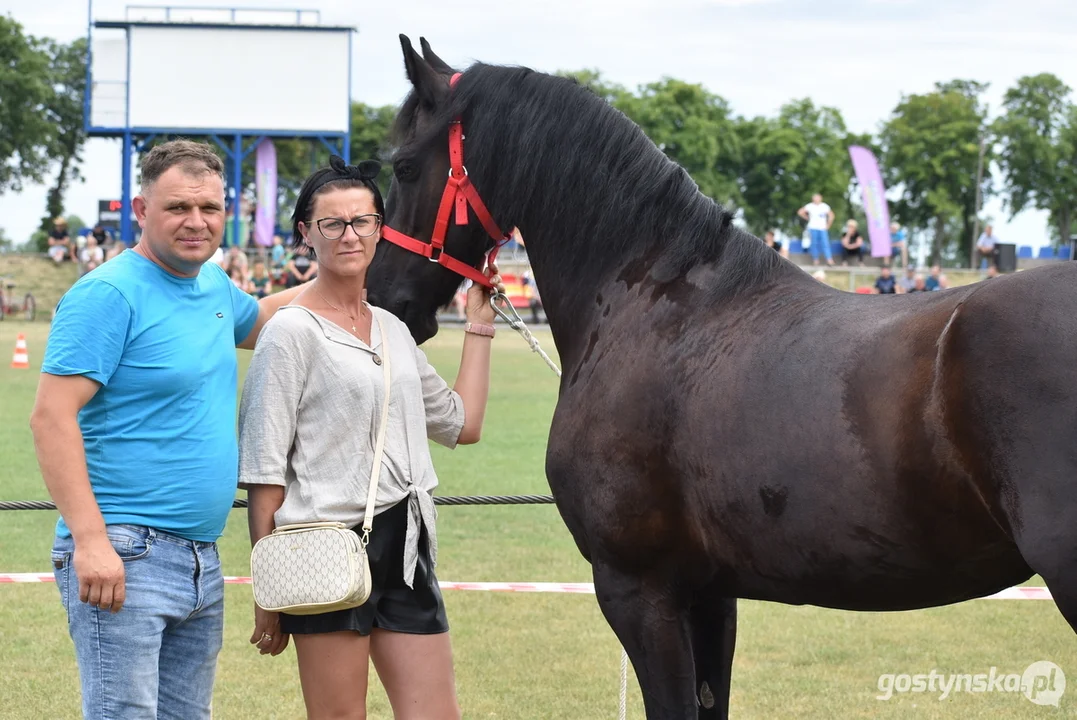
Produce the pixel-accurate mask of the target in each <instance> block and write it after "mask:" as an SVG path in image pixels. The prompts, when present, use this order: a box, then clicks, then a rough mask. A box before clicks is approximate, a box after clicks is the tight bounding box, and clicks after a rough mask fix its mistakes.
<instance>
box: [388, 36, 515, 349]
mask: <svg viewBox="0 0 1077 720" xmlns="http://www.w3.org/2000/svg"><path fill="white" fill-rule="evenodd" d="M400 44H401V47H402V48H403V51H404V68H405V69H406V71H407V77H408V79H409V80H410V81H411V84H412V90H411V92H410V93H409V94H408V96H407V98H406V99H405V100H404V103H403V105H402V106H401V108H400V112H399V114H398V116H397V119H396V123H395V126H394V128H393V137H394V143H395V145H396V151H395V152H394V153H393V163H392V166H393V178H392V184H391V186H390V190H389V197H388V199H387V202H386V222H385V225H386V228H387V229H388V232H387V236H389V237H386V238H383V242H380V243H379V244H378V250H377V254H376V255H375V258H374V261H373V263H372V264H371V267H370V271H369V274H368V278H367V288H368V293H369V295H368V298H369V300H370V302H371V303H372V304H374V305H377V306H379V307H383V308H385V309H386V310H389V311H390V312H392V313H393V314H394V315H396V316H397V317H399V318H400V319H401V320H403V321H404V322H405V323H406V324H407V326H408V329H409V330H410V331H411V334H412V336H413V337H414V338H415V341H416V342H419V343H422V342H425V341H426V340H428V339H429V338H431V337H433V336H434V335H435V334H436V333H437V331H438V325H437V319H436V313H437V310H438V309H439V308H441V307H444V306H445V305H447V304H449V302H450V301H451V300H452V298H453V295H454V294H455V293H456V290H457V288H458V287H459V286H460V284H461V282H463V277H461V275H459V274H457V273H456V272H454V271H453V270H451V269H449V268H448V267H445V265H444V264H439V263H438V262H436V260H437V255H438V251H437V250H435V251H433V252H431V248H430V247H429V246H430V243H431V239H432V238H433V237H434V234H435V233H434V230H435V220H436V219H437V216H438V214H439V213H438V208H439V206H440V205H441V203H442V196H443V194H444V193H445V190H446V182H447V180H448V179H449V178H450V177H452V175H451V174H450V167H451V161H450V157H449V139H450V131H449V127H450V124H451V123H452V121H454V120H456V119H457V118H458V117H459V116H460V113H464V115H463V118H462V119H463V120H464V122H465V123H466V121H467V114H466V109H465V108H464V107H463V106H462V105H461V104H460V102H454V99H453V97H452V95H453V94H454V91H455V88H453V87H452V86H451V80H452V77H453V75H454V74H455V71H454V70H453V69H452V68H451V67H449V66H448V65H447V64H446V63H445V62H444V61H443V60H441V59H440V58H439V57H438V56H437V55H435V54H434V53H433V52H432V51H431V50H430V46H429V44H428V43H427V42H426V40H425V39H422V40H421V45H422V50H423V54H422V55H419V53H417V52H416V51H415V49H414V48H413V47H412V45H411V41H410V40H408V38H407V37H405V36H403V35H401V36H400ZM467 132H468V135H469V138H468V139H469V141H470V140H471V138H472V135H471V128H470V127H467ZM469 170H474V168H473V167H472V168H470V169H469ZM468 179H469V180H474V179H475V176H474V175H471V174H470V172H469V175H468ZM476 184H477V185H479V186H480V187H481V180H480V181H479V182H477V183H476ZM453 205H454V206H453V207H452V208H451V212H450V213H448V214H449V218H448V227H447V230H444V231H443V233H442V234H443V239H444V247H443V250H442V252H444V254H445V255H446V256H447V257H446V259H445V261H449V260H448V259H449V258H452V259H455V260H459V261H460V262H462V263H464V264H466V265H468V266H470V267H472V268H475V267H481V264H482V262H483V257H484V253H485V252H486V251H487V250H489V249H490V247H491V246H492V245H493V243H494V240H493V239H491V237H490V235H489V234H488V233H487V231H486V230H485V229H484V228H483V225H482V224H480V222H479V221H478V220H477V219H476V215H475V212H474V211H473V210H472V211H469V212H468V213H467V216H468V217H469V219H470V221H469V222H468V223H467V224H464V225H458V224H457V223H456V219H457V217H458V215H457V207H455V205H456V203H453ZM460 218H461V219H462V218H463V216H462V215H461V216H460ZM392 231H395V233H393V232H392ZM401 237H402V238H403V239H402V240H397V239H393V238H401ZM409 239H413V240H409ZM384 240H389V241H388V242H386V241H384ZM415 241H418V242H415ZM396 242H402V243H403V244H404V245H409V244H410V246H411V249H406V248H405V247H401V246H400V245H398V244H394V243H396ZM416 248H418V249H419V250H424V251H425V252H426V254H427V255H428V256H429V255H434V257H433V258H431V257H427V256H424V255H422V254H419V252H416V251H415V250H416ZM432 260H433V261H432ZM445 261H443V262H445ZM449 262H450V264H451V261H449Z"/></svg>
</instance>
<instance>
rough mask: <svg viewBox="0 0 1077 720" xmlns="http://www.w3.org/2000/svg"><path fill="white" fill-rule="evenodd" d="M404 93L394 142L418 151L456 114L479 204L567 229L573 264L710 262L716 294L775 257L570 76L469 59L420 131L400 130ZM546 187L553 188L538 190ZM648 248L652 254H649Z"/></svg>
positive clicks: (412, 107)
mask: <svg viewBox="0 0 1077 720" xmlns="http://www.w3.org/2000/svg"><path fill="white" fill-rule="evenodd" d="M415 95H416V94H415V92H412V93H411V94H409V96H408V98H407V99H406V100H405V102H404V104H403V105H402V106H401V109H400V112H399V114H398V116H397V119H396V122H395V124H394V128H393V138H394V142H396V143H401V142H404V141H407V142H409V143H411V142H415V143H416V145H415V147H420V148H423V149H427V148H428V144H430V143H439V144H440V143H444V141H445V140H444V138H445V128H446V127H447V126H448V123H449V122H450V121H451V120H452V119H453V118H456V117H461V118H462V119H463V122H464V131H465V133H466V136H467V141H466V149H465V154H466V158H465V163H466V165H467V166H469V167H470V168H472V169H473V170H475V174H476V176H477V177H478V178H481V183H482V187H481V188H480V191H481V192H482V195H483V197H484V199H486V200H487V204H488V205H489V206H491V207H492V208H496V214H497V215H499V216H503V217H504V218H505V219H507V220H508V221H509V222H510V223H517V224H522V223H519V222H518V220H519V219H522V218H542V220H543V221H544V222H549V223H551V224H552V226H553V227H569V228H572V233H573V235H574V236H575V238H566V240H575V242H572V243H571V245H572V247H571V248H561V247H559V248H558V252H570V253H571V254H572V256H573V258H572V259H573V261H574V262H576V263H592V262H598V263H600V264H601V265H603V266H608V265H609V261H608V258H609V257H610V256H611V254H612V255H613V256H616V257H622V258H628V259H631V258H637V257H648V258H651V259H654V260H655V261H656V263H657V264H656V265H655V266H654V268H653V269H652V273H655V274H656V275H658V276H660V279H662V278H664V279H667V280H670V279H673V278H674V277H677V276H680V275H682V274H683V273H685V272H687V271H688V270H689V269H690V268H692V267H694V266H696V265H698V264H701V263H709V262H714V261H717V260H719V259H721V260H722V264H723V270H724V272H723V273H722V280H721V282H720V285H721V286H722V287H720V288H715V290H719V291H722V290H724V291H727V292H728V291H733V292H735V291H736V290H737V289H740V288H742V287H746V286H749V285H753V284H755V283H757V282H760V281H764V280H766V279H767V278H769V277H771V276H772V275H773V273H774V272H775V271H776V270H777V269H778V268H779V267H780V265H781V263H780V260H779V258H778V254H777V253H775V252H774V251H773V250H771V249H770V248H768V247H766V246H765V245H764V244H763V243H762V242H761V241H759V240H757V239H755V238H752V237H751V236H750V235H748V234H747V233H744V232H742V231H740V230H738V229H736V228H735V227H733V226H732V219H733V217H732V215H731V213H729V212H728V211H726V210H725V209H723V208H722V207H721V206H720V205H718V204H717V203H716V202H714V201H713V200H711V199H710V198H708V197H706V196H705V195H703V194H702V193H701V192H700V191H699V188H698V186H697V185H696V183H695V182H694V181H693V180H692V178H691V176H690V175H689V174H688V173H687V172H686V171H685V170H684V169H683V168H682V167H681V166H680V165H678V164H676V163H675V162H673V161H672V160H670V159H669V158H667V157H666V156H665V155H664V154H663V153H662V151H661V150H659V149H658V148H657V147H656V146H655V145H654V143H653V142H651V140H650V139H649V138H648V137H647V136H646V135H645V134H644V133H643V131H642V130H641V129H640V128H639V126H637V125H636V124H635V123H633V122H632V121H631V120H629V119H628V117H626V116H625V115H624V114H623V113H622V112H621V111H619V110H617V109H616V108H614V107H612V106H611V105H610V104H609V103H607V102H606V101H604V100H603V99H602V98H600V97H598V96H597V95H596V94H595V93H593V92H592V91H591V90H590V89H588V88H586V87H584V86H582V85H580V84H579V83H577V82H576V81H575V80H573V79H570V78H563V77H557V76H551V75H544V74H541V73H537V72H534V71H533V70H530V69H528V68H522V67H506V66H496V65H486V64H482V63H478V64H475V65H473V66H471V67H470V68H468V70H467V72H466V73H465V74H464V75H463V76H462V77H461V78H460V81H459V83H458V84H457V85H456V87H455V88H454V89H453V91H452V94H451V96H450V101H449V102H448V103H444V104H443V106H442V107H441V108H439V111H438V115H437V117H436V118H435V119H434V122H433V124H432V125H431V128H432V129H431V130H430V131H429V132H428V133H427V134H426V136H424V137H411V136H410V134H411V133H413V132H414V123H415V121H416V119H417V113H418V110H419V100H418V98H417V97H416V96H415ZM439 149H440V148H439ZM476 182H480V180H477V181H476ZM550 187H557V188H559V189H558V191H557V192H543V190H544V189H545V188H550ZM566 197H568V198H571V199H572V200H571V202H564V201H563V199H564V198H566ZM499 219H500V218H499ZM526 239H527V238H526V236H525V238H524V240H525V241H526ZM581 239H582V240H583V242H580V241H579V240H581ZM592 240H593V241H592ZM599 240H601V242H599ZM654 250H659V251H660V253H656V254H654V255H652V254H651V253H649V252H648V251H654ZM602 256H605V257H602Z"/></svg>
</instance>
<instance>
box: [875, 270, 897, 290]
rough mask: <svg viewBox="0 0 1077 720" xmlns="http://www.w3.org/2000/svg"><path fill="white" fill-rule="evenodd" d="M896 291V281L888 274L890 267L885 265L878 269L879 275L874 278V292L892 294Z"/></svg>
mask: <svg viewBox="0 0 1077 720" xmlns="http://www.w3.org/2000/svg"><path fill="white" fill-rule="evenodd" d="M896 291H897V281H896V280H895V279H894V276H893V275H891V274H890V268H888V267H886V266H885V265H884V266H883V267H882V269H881V270H880V271H879V277H877V278H875V293H876V294H878V295H893V294H894V293H895V292H896Z"/></svg>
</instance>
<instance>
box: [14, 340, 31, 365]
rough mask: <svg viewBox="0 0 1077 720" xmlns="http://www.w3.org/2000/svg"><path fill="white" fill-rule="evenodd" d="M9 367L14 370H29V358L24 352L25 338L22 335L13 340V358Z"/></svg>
mask: <svg viewBox="0 0 1077 720" xmlns="http://www.w3.org/2000/svg"><path fill="white" fill-rule="evenodd" d="M11 367H13V368H15V369H16V370H29V369H30V356H29V354H27V352H26V336H25V335H23V334H22V333H19V336H18V337H17V338H15V357H13V358H12V359H11Z"/></svg>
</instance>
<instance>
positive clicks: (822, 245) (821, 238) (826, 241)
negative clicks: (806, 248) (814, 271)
mask: <svg viewBox="0 0 1077 720" xmlns="http://www.w3.org/2000/svg"><path fill="white" fill-rule="evenodd" d="M808 234H809V236H810V237H811V259H812V260H813V261H818V260H819V251H820V250H821V251H823V253H824V254H825V255H826V261H827V262H830V261H831V259H832V258H831V251H830V233H828V232H827V231H826V230H809V231H808Z"/></svg>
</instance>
